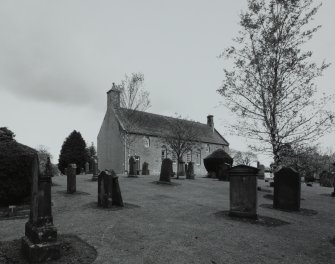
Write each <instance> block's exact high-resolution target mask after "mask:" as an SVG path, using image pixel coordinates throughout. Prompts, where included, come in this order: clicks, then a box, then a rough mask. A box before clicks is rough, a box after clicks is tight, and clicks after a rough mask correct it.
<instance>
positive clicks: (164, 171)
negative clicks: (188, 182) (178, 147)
mask: <svg viewBox="0 0 335 264" xmlns="http://www.w3.org/2000/svg"><path fill="white" fill-rule="evenodd" d="M172 171H173V169H172V160H170V159H163V161H162V167H161V173H160V177H159V181H162V182H170V181H171V176H172Z"/></svg>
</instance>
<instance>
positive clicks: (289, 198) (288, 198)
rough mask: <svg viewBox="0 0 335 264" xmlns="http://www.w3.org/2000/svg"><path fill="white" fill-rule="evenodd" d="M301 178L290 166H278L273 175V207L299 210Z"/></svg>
mask: <svg viewBox="0 0 335 264" xmlns="http://www.w3.org/2000/svg"><path fill="white" fill-rule="evenodd" d="M300 193H301V179H300V175H299V173H298V172H296V171H295V170H293V169H292V168H288V167H282V168H278V170H277V171H276V172H275V176H274V192H273V208H276V209H283V210H292V211H299V210H300Z"/></svg>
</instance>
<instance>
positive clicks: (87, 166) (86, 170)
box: [85, 162, 90, 174]
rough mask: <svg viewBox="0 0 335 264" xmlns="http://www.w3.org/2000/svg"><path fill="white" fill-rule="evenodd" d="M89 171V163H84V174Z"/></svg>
mask: <svg viewBox="0 0 335 264" xmlns="http://www.w3.org/2000/svg"><path fill="white" fill-rule="evenodd" d="M89 172H90V164H89V163H88V162H86V163H85V174H88V173H89Z"/></svg>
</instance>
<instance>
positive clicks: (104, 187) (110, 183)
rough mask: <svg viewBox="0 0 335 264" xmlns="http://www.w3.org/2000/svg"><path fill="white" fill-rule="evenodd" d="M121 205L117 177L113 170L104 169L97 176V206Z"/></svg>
mask: <svg viewBox="0 0 335 264" xmlns="http://www.w3.org/2000/svg"><path fill="white" fill-rule="evenodd" d="M113 205H115V206H121V207H123V206H124V204H123V200H122V195H121V189H120V185H119V179H118V177H117V176H116V174H115V172H114V171H108V170H104V171H102V172H101V173H100V174H99V176H98V206H100V207H103V208H110V207H112V206H113Z"/></svg>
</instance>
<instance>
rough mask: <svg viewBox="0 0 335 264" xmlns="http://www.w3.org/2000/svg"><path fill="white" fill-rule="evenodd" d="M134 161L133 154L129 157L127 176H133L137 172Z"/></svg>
mask: <svg viewBox="0 0 335 264" xmlns="http://www.w3.org/2000/svg"><path fill="white" fill-rule="evenodd" d="M135 165H136V161H135V158H134V157H133V156H131V157H130V158H129V173H128V176H135V175H136V174H137V173H136V171H135Z"/></svg>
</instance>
